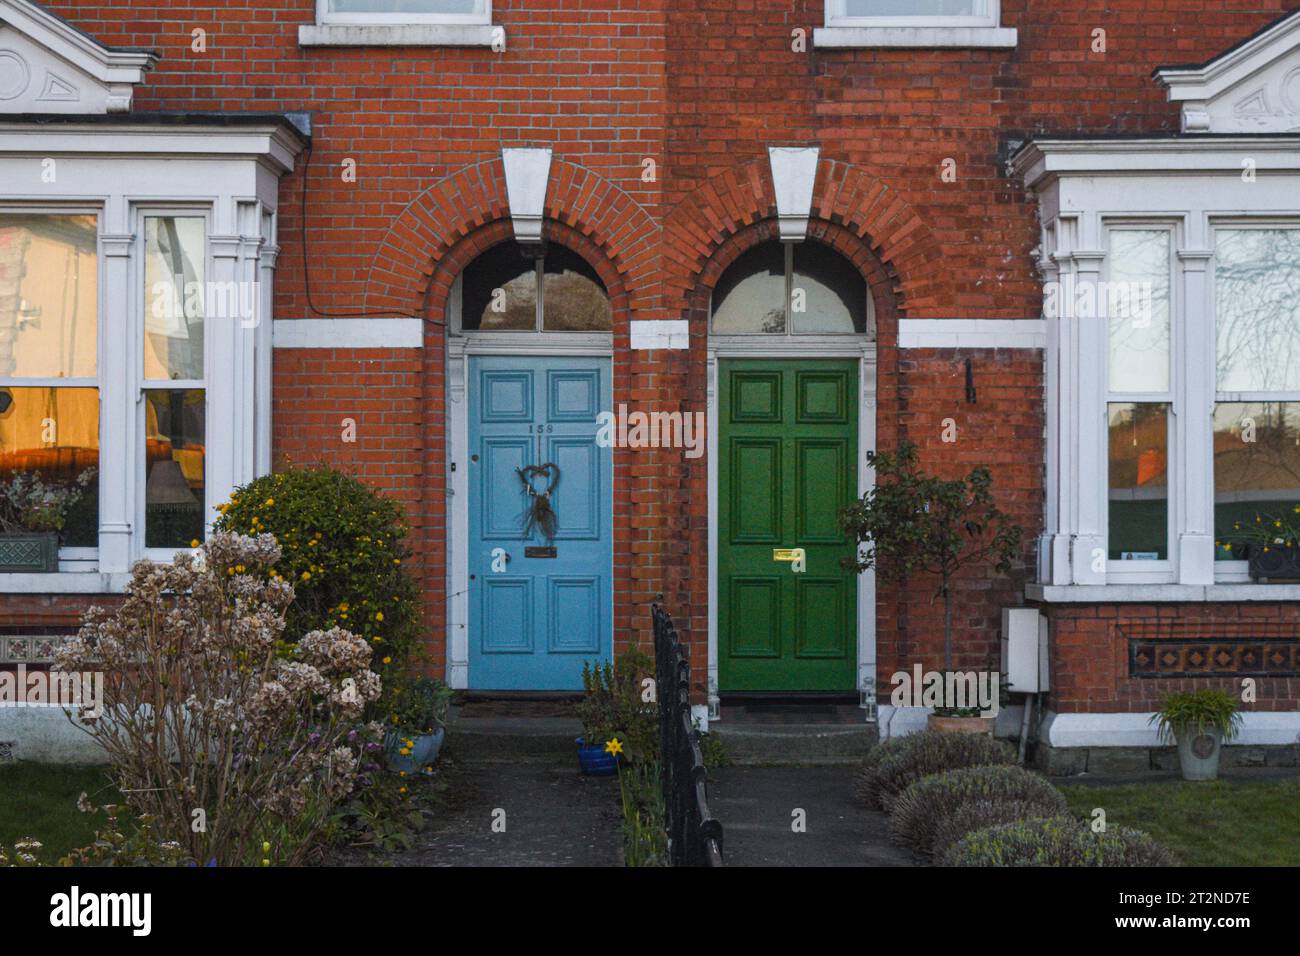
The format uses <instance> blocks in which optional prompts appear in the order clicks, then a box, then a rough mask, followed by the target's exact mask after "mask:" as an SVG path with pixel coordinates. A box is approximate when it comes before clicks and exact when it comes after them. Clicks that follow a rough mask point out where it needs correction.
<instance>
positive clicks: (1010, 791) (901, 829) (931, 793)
mask: <svg viewBox="0 0 1300 956" xmlns="http://www.w3.org/2000/svg"><path fill="white" fill-rule="evenodd" d="M977 800H993V801H1009V800H1016V801H1022V802H1025V803H1032V804H1036V805H1041V806H1044V807H1048V808H1049V810H1050V812H1052V813H1064V812H1065V811H1066V809H1067V804H1066V802H1065V795H1064V794H1062V793H1061V791H1059V790H1057V789H1056V788H1055V787H1053V786H1052V785H1051V784H1050V783H1049V782H1048V781H1047V779H1046V778H1045V777H1040V776H1039V775H1038V774H1036V773H1033V772H1031V771H1029V770H1026V769H1024V768H1023V767H1016V766H1009V767H1008V766H992V767H966V768H964V769H962V770H949V771H946V772H945V773H938V774H933V775H931V776H929V777H923V778H922V779H920V780H918V781H917V782H916V783H914V784H912V785H911V786H910V787H908V788H907V789H906V790H904V791H903V792H902V793H901V794H900V795H899V796H898V797H896V798H895V800H894V802H893V805H892V806H891V808H890V815H889V831H890V835H891V836H893V838H894V839H895V840H896V841H898V842H899V843H902V844H904V845H906V846H909V847H911V848H912V849H914V850H917V851H919V852H921V853H928V852H929V851H930V847H931V845H932V844H933V842H934V837H935V830H936V828H937V827H938V825H939V823H940V821H941V820H942V819H943V818H944V817H946V816H948V815H949V814H950V813H952V812H953V811H954V810H956V809H957V808H958V807H959V806H961V805H962V804H965V803H972V802H974V801H977Z"/></svg>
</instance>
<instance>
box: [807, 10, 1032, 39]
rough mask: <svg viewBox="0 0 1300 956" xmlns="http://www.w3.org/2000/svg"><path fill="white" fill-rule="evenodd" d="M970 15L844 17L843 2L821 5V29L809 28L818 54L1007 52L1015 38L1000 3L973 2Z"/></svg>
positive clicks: (845, 12)
mask: <svg viewBox="0 0 1300 956" xmlns="http://www.w3.org/2000/svg"><path fill="white" fill-rule="evenodd" d="M978 3H979V6H978V9H979V11H980V12H979V14H978V15H976V16H946V15H944V14H933V15H927V16H911V17H898V16H892V17H891V16H881V17H862V16H849V15H848V12H847V10H848V5H847V2H846V0H826V14H825V17H826V19H825V24H826V25H825V26H821V27H816V28H814V29H813V46H814V47H816V48H819V49H824V50H837V49H841V50H842V49H872V48H877V47H904V48H906V47H912V48H918V49H925V48H944V47H948V48H963V47H983V48H989V49H1012V48H1014V47H1015V45H1016V42H1017V39H1018V35H1017V32H1016V30H1015V28H1014V27H1004V26H1002V3H1001V0H978Z"/></svg>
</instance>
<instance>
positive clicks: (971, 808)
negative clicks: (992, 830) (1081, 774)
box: [930, 800, 1061, 858]
mask: <svg viewBox="0 0 1300 956" xmlns="http://www.w3.org/2000/svg"><path fill="white" fill-rule="evenodd" d="M1060 812H1061V805H1060V802H1059V801H1057V800H1046V801H1040V800H971V801H968V802H966V803H962V804H958V805H957V806H956V807H954V808H953V809H952V811H951V812H950V813H946V814H944V815H943V816H941V817H940V818H939V822H938V823H936V824H935V826H934V837H933V839H932V840H931V842H930V853H931V854H932V855H933V856H935V857H936V858H938V857H942V856H943V854H944V852H945V851H946V850H947V849H948V847H950V846H952V845H953V844H954V843H956V842H957V841H958V840H960V839H961V838H962V837H964V836H965V835H966V834H967V833H972V832H974V831H975V830H983V829H984V828H985V827H993V826H998V825H999V824H1002V823H1018V822H1019V821H1021V820H1032V819H1034V818H1035V817H1051V816H1056V815H1057V814H1059V813H1060Z"/></svg>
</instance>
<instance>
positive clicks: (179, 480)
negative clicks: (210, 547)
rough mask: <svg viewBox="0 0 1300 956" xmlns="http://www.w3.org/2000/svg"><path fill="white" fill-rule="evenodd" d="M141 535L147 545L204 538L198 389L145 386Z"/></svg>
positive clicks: (202, 412)
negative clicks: (143, 511)
mask: <svg viewBox="0 0 1300 956" xmlns="http://www.w3.org/2000/svg"><path fill="white" fill-rule="evenodd" d="M144 397H145V485H144V499H145V505H144V507H145V514H144V538H145V546H146V547H149V548H188V547H189V546H190V542H191V541H194V540H196V539H197V540H200V541H201V540H203V526H204V520H203V484H204V442H205V436H206V421H205V420H206V417H207V416H206V412H205V409H204V402H203V390H202V389H192V390H179V389H178V390H164V389H147V390H146V391H145V393H144Z"/></svg>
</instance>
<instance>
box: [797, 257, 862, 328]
mask: <svg viewBox="0 0 1300 956" xmlns="http://www.w3.org/2000/svg"><path fill="white" fill-rule="evenodd" d="M790 315H791V317H792V318H793V320H794V331H795V332H841V333H845V334H852V333H854V332H864V331H866V328H867V284H866V282H865V281H864V280H863V278H862V274H861V273H859V272H858V270H857V269H856V268H855V267H854V265H853V263H851V262H849V260H847V259H845V258H844V257H843V256H841V255H840V254H839V253H837V252H835V251H834V250H833V249H828V248H827V247H826V246H823V245H821V244H820V243H816V242H801V243H798V244H797V245H796V246H795V247H794V279H793V280H792V283H791V288H790Z"/></svg>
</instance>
